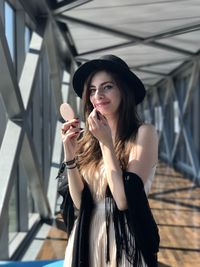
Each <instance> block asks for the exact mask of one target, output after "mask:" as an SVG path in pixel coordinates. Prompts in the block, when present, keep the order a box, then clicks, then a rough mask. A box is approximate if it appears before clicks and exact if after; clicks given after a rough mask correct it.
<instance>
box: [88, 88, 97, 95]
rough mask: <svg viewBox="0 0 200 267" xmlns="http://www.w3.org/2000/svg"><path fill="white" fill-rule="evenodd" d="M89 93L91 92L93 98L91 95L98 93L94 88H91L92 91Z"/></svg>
mask: <svg viewBox="0 0 200 267" xmlns="http://www.w3.org/2000/svg"><path fill="white" fill-rule="evenodd" d="M89 92H90V96H91V95H94V94H95V92H96V89H94V88H90V89H89Z"/></svg>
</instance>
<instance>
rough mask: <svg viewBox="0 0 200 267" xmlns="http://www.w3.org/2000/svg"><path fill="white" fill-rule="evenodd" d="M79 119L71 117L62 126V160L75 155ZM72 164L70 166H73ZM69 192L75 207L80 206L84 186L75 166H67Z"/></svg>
mask: <svg viewBox="0 0 200 267" xmlns="http://www.w3.org/2000/svg"><path fill="white" fill-rule="evenodd" d="M80 131H81V129H80V128H79V121H78V120H76V119H73V120H71V121H68V122H65V123H64V124H63V126H62V140H63V146H64V161H70V160H72V159H74V158H75V157H76V154H75V153H76V147H77V138H78V136H79V134H80ZM74 166H75V165H74V164H73V165H72V166H69V167H70V168H71V167H74ZM67 178H68V184H69V192H70V195H71V198H72V200H73V202H74V205H75V206H76V208H78V209H79V208H80V202H81V193H82V190H83V188H84V184H83V181H82V177H81V175H80V173H79V170H78V168H77V167H75V168H72V169H69V168H67Z"/></svg>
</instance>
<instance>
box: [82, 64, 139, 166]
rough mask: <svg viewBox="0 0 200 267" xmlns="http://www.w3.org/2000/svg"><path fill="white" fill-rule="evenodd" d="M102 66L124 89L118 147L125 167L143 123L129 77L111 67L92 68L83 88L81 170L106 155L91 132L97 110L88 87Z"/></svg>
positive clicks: (117, 150) (116, 143) (121, 162)
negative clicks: (126, 79) (125, 77)
mask: <svg viewBox="0 0 200 267" xmlns="http://www.w3.org/2000/svg"><path fill="white" fill-rule="evenodd" d="M101 70H102V71H106V72H107V73H108V74H109V75H111V77H112V78H113V80H114V81H115V82H116V84H117V86H118V88H119V90H120V93H121V103H120V106H119V110H120V117H119V119H118V122H117V131H116V133H117V134H116V138H115V143H114V148H115V152H116V156H117V158H118V160H119V161H120V164H121V167H122V168H123V169H126V167H127V164H128V156H129V149H127V148H128V147H130V146H128V144H129V143H133V142H134V140H135V138H136V135H137V131H138V128H139V126H140V125H141V124H142V122H141V120H140V119H139V117H138V114H137V111H136V105H135V95H134V88H130V86H129V85H128V84H127V83H126V81H124V80H123V79H122V78H120V76H119V74H117V73H113V72H112V71H110V70H105V69H98V70H95V71H94V72H92V73H91V74H90V76H89V77H88V79H87V81H86V83H85V86H84V90H83V106H84V116H85V118H84V119H85V131H84V134H83V136H82V138H81V139H80V140H79V146H78V151H77V154H78V155H79V160H78V161H79V166H80V170H88V169H90V168H92V169H93V170H95V169H96V167H97V166H98V165H99V164H100V162H101V159H102V153H101V149H100V146H99V141H98V140H97V139H96V138H95V137H94V136H93V135H92V134H91V133H90V131H89V125H88V122H87V118H88V116H89V114H90V113H91V112H92V110H93V106H92V103H91V102H90V96H89V90H88V88H89V86H90V83H91V80H92V78H93V76H94V75H95V74H96V73H97V72H99V71H101Z"/></svg>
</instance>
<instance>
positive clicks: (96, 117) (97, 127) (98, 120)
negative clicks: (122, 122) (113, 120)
mask: <svg viewBox="0 0 200 267" xmlns="http://www.w3.org/2000/svg"><path fill="white" fill-rule="evenodd" d="M88 124H89V131H90V132H91V133H92V135H93V136H94V137H96V138H97V139H98V140H99V142H101V143H102V144H104V145H109V144H111V143H112V135H111V129H110V126H109V125H108V122H107V120H106V118H105V117H104V116H103V115H102V114H101V113H100V112H99V111H97V110H96V109H95V108H94V109H93V111H92V112H91V113H90V115H89V117H88Z"/></svg>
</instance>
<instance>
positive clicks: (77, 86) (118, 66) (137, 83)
mask: <svg viewBox="0 0 200 267" xmlns="http://www.w3.org/2000/svg"><path fill="white" fill-rule="evenodd" d="M95 70H108V71H111V72H114V73H116V74H118V75H119V77H121V79H122V80H123V81H125V82H126V83H127V84H128V85H129V87H130V90H133V91H134V94H135V103H136V105H137V104H139V103H141V102H142V101H143V99H144V97H145V94H146V90H145V87H144V85H143V83H142V81H141V80H140V79H139V78H138V77H137V76H136V75H135V74H134V73H133V72H132V71H130V69H129V67H128V65H127V64H126V62H124V61H123V60H122V59H121V58H119V57H117V56H114V55H106V56H103V57H100V58H99V59H93V60H91V61H88V62H86V63H84V64H83V65H81V66H80V67H79V68H78V69H77V70H76V72H75V73H74V76H73V80H72V84H73V87H74V91H75V92H76V94H77V95H78V96H79V97H80V98H82V94H83V88H84V84H85V82H86V80H87V78H88V77H89V75H90V74H91V73H92V72H94V71H95Z"/></svg>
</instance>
